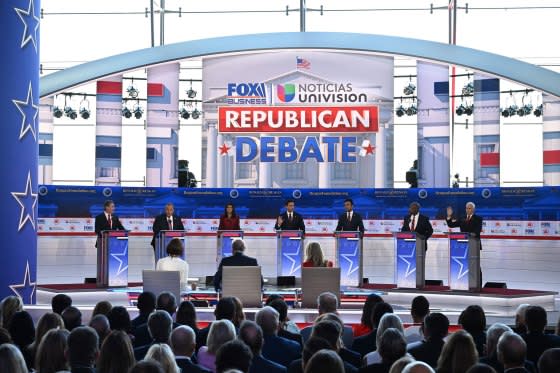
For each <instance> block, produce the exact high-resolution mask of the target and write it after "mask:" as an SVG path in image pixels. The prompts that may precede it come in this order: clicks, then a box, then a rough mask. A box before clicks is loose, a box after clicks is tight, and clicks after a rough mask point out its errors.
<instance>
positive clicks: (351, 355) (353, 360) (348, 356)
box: [312, 313, 362, 368]
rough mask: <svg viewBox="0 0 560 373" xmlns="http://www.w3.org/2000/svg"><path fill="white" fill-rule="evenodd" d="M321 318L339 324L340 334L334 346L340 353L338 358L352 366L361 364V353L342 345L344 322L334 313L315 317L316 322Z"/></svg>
mask: <svg viewBox="0 0 560 373" xmlns="http://www.w3.org/2000/svg"><path fill="white" fill-rule="evenodd" d="M323 320H330V321H334V322H336V323H337V324H338V326H339V329H340V330H339V331H340V333H341V334H339V336H338V343H337V344H336V346H334V347H335V350H336V351H337V352H338V355H340V358H341V359H342V360H343V361H345V362H348V363H350V364H352V365H353V366H355V367H357V368H359V367H360V366H362V357H361V355H360V354H359V353H357V352H356V351H352V350H350V349H348V348H346V347H345V346H344V342H343V341H342V331H343V330H344V323H343V322H342V319H341V318H340V317H338V315H336V314H334V313H324V314H322V315H321V316H319V317H318V318H317V321H318V322H319V321H323ZM312 333H313V332H312Z"/></svg>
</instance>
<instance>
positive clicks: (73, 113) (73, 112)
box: [64, 106, 78, 120]
mask: <svg viewBox="0 0 560 373" xmlns="http://www.w3.org/2000/svg"><path fill="white" fill-rule="evenodd" d="M64 115H66V116H67V117H68V118H70V119H72V120H74V119H76V118H77V117H78V113H76V110H74V109H73V108H72V107H71V106H65V107H64Z"/></svg>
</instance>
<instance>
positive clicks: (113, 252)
mask: <svg viewBox="0 0 560 373" xmlns="http://www.w3.org/2000/svg"><path fill="white" fill-rule="evenodd" d="M120 286H123V287H125V286H128V231H103V232H101V244H100V245H99V247H98V251H97V287H101V288H104V287H120Z"/></svg>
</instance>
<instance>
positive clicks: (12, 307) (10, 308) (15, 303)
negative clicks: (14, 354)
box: [0, 295, 23, 330]
mask: <svg viewBox="0 0 560 373" xmlns="http://www.w3.org/2000/svg"><path fill="white" fill-rule="evenodd" d="M20 311H23V303H22V301H21V299H20V298H19V297H16V296H14V295H10V296H8V297H6V298H4V299H3V300H2V301H1V302H0V315H2V319H1V320H0V321H2V325H1V326H2V327H3V328H4V329H6V330H8V329H9V325H10V320H11V319H12V316H13V315H14V314H15V313H16V312H20Z"/></svg>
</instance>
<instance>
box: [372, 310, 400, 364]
mask: <svg viewBox="0 0 560 373" xmlns="http://www.w3.org/2000/svg"><path fill="white" fill-rule="evenodd" d="M389 328H393V329H397V330H398V331H399V332H401V334H402V335H403V337H404V328H403V324H402V321H401V318H400V317H398V316H397V315H395V314H394V313H387V314H385V315H383V317H382V318H381V320H380V321H379V326H378V328H377V335H376V336H375V345H376V346H377V349H376V350H375V351H372V352H370V353H368V354H367V355H366V356H364V365H371V364H375V363H380V362H381V355H380V354H379V343H380V342H381V337H382V336H383V333H384V332H385V330H387V329H389Z"/></svg>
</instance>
